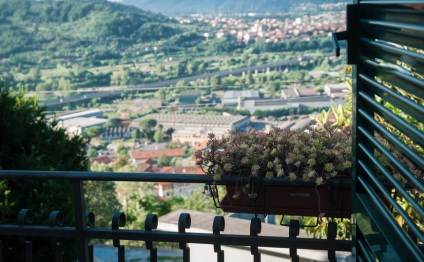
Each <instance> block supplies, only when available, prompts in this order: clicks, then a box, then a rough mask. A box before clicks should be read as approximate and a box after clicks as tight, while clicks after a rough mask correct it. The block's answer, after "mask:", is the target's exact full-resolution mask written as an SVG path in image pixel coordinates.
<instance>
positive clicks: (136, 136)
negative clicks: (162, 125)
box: [131, 128, 140, 141]
mask: <svg viewBox="0 0 424 262" xmlns="http://www.w3.org/2000/svg"><path fill="white" fill-rule="evenodd" d="M131 138H132V139H134V141H136V140H138V139H139V138H140V130H139V129H138V128H135V129H134V130H133V131H132V132H131Z"/></svg>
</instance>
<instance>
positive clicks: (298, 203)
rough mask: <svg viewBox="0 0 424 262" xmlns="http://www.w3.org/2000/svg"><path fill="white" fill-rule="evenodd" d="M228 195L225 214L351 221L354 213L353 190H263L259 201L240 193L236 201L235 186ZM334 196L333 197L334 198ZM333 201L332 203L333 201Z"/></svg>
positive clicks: (221, 203) (224, 202)
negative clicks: (331, 218) (311, 217)
mask: <svg viewBox="0 0 424 262" xmlns="http://www.w3.org/2000/svg"><path fill="white" fill-rule="evenodd" d="M226 187H227V194H226V195H225V197H224V198H223V199H222V200H221V201H220V203H219V207H220V208H221V209H222V210H223V211H225V212H232V213H252V214H280V215H293V216H313V217H316V216H319V215H320V213H324V215H323V216H325V217H337V218H350V217H351V211H352V201H351V190H350V188H340V187H336V186H333V187H332V189H330V187H315V186H261V187H260V188H259V192H257V195H258V197H257V199H256V201H254V200H252V199H249V198H248V196H247V195H246V194H243V193H241V194H240V195H239V197H238V198H236V199H235V198H233V195H234V193H235V186H234V185H227V186H226ZM331 194H333V197H331ZM331 200H332V201H331Z"/></svg>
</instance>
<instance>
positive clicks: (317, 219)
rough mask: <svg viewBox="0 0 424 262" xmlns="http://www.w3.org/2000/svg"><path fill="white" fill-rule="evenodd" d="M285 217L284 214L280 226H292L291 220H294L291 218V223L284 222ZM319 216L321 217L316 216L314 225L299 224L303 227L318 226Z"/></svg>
mask: <svg viewBox="0 0 424 262" xmlns="http://www.w3.org/2000/svg"><path fill="white" fill-rule="evenodd" d="M284 217H285V215H283V216H282V217H281V220H280V226H290V225H291V221H292V220H290V224H284V223H283V220H284ZM319 218H320V217H316V220H315V224H314V225H299V227H301V228H305V227H316V226H318V221H319Z"/></svg>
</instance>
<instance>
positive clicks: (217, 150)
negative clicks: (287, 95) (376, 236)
mask: <svg viewBox="0 0 424 262" xmlns="http://www.w3.org/2000/svg"><path fill="white" fill-rule="evenodd" d="M312 124H313V125H311V126H309V127H308V128H307V129H306V130H305V131H302V130H289V129H279V128H274V129H273V130H271V131H270V132H262V131H255V130H253V129H251V130H250V131H249V132H247V133H244V132H231V133H230V134H229V136H228V137H224V138H221V139H220V138H217V137H215V135H214V134H209V141H208V144H207V145H208V146H207V149H206V150H198V151H196V153H195V156H196V159H197V162H196V163H197V165H198V166H200V167H201V168H202V169H203V170H204V171H205V173H207V174H211V175H213V177H214V179H215V180H216V181H218V180H220V178H221V177H222V176H227V175H228V176H237V178H238V179H237V184H236V185H227V186H226V187H227V195H226V196H225V197H224V198H223V199H222V200H221V201H220V203H219V207H221V208H222V209H223V210H224V211H226V212H243V213H263V214H284V215H302V216H332V217H350V206H351V203H350V190H349V188H347V189H346V188H343V187H339V185H341V184H346V183H345V182H343V180H346V179H347V180H348V182H350V179H351V155H352V154H351V142H352V141H351V139H352V138H351V137H352V136H351V128H350V127H343V126H340V125H331V124H324V126H323V127H320V128H318V127H317V126H315V125H314V124H315V123H314V122H313V123H312ZM262 176H264V177H267V178H269V179H273V178H274V177H282V178H285V179H286V180H287V182H288V183H287V185H286V186H283V187H281V186H263V185H260V183H259V181H260V179H258V178H259V177H262ZM280 180H281V179H280Z"/></svg>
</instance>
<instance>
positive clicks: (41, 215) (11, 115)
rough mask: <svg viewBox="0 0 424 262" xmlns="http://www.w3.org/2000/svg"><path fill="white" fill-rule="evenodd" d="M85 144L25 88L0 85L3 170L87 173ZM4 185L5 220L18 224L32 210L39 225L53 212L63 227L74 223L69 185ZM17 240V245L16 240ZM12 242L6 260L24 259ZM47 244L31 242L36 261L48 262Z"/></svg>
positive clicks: (0, 165) (44, 182) (13, 182)
mask: <svg viewBox="0 0 424 262" xmlns="http://www.w3.org/2000/svg"><path fill="white" fill-rule="evenodd" d="M0 85H1V83H0ZM87 142H88V141H86V140H85V139H84V138H83V137H82V136H78V135H75V136H72V137H71V136H68V134H67V132H66V130H65V129H64V128H61V127H59V125H58V122H57V121H51V122H50V120H49V119H47V117H46V113H45V111H44V109H43V108H41V107H39V106H38V103H37V101H36V99H35V98H34V97H25V92H24V91H23V90H22V89H20V90H19V91H18V92H14V91H12V90H11V89H9V90H8V91H7V90H5V89H4V88H2V86H0V169H6V170H66V171H67V170H74V171H87V170H88V164H89V162H88V158H87V156H86V152H85V147H86V145H87ZM1 185H2V187H3V188H2V190H1V192H3V194H1V195H0V209H2V210H3V212H4V215H5V220H6V221H15V219H16V215H17V213H18V211H19V210H20V209H22V208H31V209H32V210H33V211H34V212H35V216H34V224H36V225H37V224H39V225H42V224H45V221H46V220H47V218H48V217H49V214H50V212H52V211H54V210H60V211H62V212H64V213H65V225H72V224H73V218H74V214H73V203H72V197H71V196H72V186H71V183H70V182H65V181H54V180H25V181H23V180H19V182H18V181H16V180H7V181H2V184H1ZM14 240H15V241H17V239H16V238H15V239H14ZM14 240H13V239H11V240H10V241H9V240H8V241H7V242H8V246H6V247H5V248H4V249H3V252H4V253H3V256H4V258H6V259H5V260H9V261H11V260H23V258H22V259H21V258H18V255H19V254H17V252H16V250H12V249H14V248H12V247H13V245H11V246H10V244H11V243H13V241H14ZM46 241H47V240H45V239H37V241H33V249H34V250H38V251H39V252H37V254H35V257H34V260H36V261H46V260H47V259H46V257H44V254H49V253H48V252H47V250H46V249H47V248H49V244H48V242H46ZM67 241H68V242H71V240H67ZM16 245H18V244H17V243H16ZM68 246H69V244H68ZM43 250H44V251H45V252H43ZM66 252H67V254H70V256H68V257H69V258H70V259H71V258H72V257H74V255H75V254H73V252H75V249H74V248H73V247H72V246H71V249H70V250H66ZM74 260H75V259H74Z"/></svg>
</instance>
